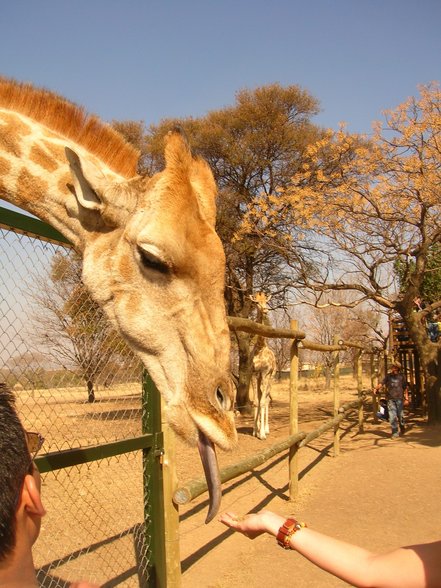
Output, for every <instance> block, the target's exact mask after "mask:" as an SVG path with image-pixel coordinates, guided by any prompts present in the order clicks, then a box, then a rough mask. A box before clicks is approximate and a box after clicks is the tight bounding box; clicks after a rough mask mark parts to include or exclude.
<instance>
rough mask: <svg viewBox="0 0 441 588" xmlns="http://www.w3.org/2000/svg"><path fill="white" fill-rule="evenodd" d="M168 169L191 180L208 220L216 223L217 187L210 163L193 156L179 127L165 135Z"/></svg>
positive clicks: (182, 177)
mask: <svg viewBox="0 0 441 588" xmlns="http://www.w3.org/2000/svg"><path fill="white" fill-rule="evenodd" d="M165 161H166V170H170V171H172V172H173V173H174V174H177V173H178V174H180V176H181V179H182V181H187V180H189V181H190V184H191V186H192V188H193V190H194V191H195V192H196V195H197V198H198V202H199V207H200V210H201V211H202V214H203V215H204V217H205V218H206V220H207V221H208V222H209V223H210V224H211V225H213V226H214V225H215V223H216V193H217V187H216V182H215V181H214V177H213V174H212V172H211V169H210V167H209V165H208V163H207V162H206V161H205V160H204V159H201V158H199V157H193V156H192V154H191V151H190V147H189V145H188V142H187V140H186V138H185V136H184V134H183V132H182V131H181V130H179V129H174V130H173V131H170V132H169V133H168V134H167V136H166V137H165Z"/></svg>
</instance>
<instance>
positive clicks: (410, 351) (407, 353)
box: [385, 315, 424, 408]
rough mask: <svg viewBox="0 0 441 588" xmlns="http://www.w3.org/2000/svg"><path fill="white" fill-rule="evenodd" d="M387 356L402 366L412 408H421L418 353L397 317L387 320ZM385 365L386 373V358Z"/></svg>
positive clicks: (402, 323)
mask: <svg viewBox="0 0 441 588" xmlns="http://www.w3.org/2000/svg"><path fill="white" fill-rule="evenodd" d="M389 356H390V357H394V358H395V359H396V360H397V361H399V362H400V363H401V365H402V366H403V372H404V375H405V376H406V380H407V381H408V382H409V384H410V389H411V392H412V407H413V408H418V407H420V406H422V405H423V402H424V401H423V394H422V390H423V386H422V373H421V367H420V361H419V357H418V351H417V349H416V347H415V344H414V343H413V341H412V339H411V338H410V335H409V332H408V330H407V327H406V325H405V323H404V321H403V319H402V318H401V317H400V316H399V315H391V316H390V318H389ZM385 364H386V365H385V372H387V357H386V358H385Z"/></svg>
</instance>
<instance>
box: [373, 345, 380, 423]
mask: <svg viewBox="0 0 441 588" xmlns="http://www.w3.org/2000/svg"><path fill="white" fill-rule="evenodd" d="M379 367H380V366H379V358H378V356H377V365H375V354H374V353H371V390H372V410H373V412H374V423H375V424H376V423H378V416H377V413H378V397H377V395H376V394H374V389H375V386H376V385H377V384H378V369H379Z"/></svg>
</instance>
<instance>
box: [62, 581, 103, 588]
mask: <svg viewBox="0 0 441 588" xmlns="http://www.w3.org/2000/svg"><path fill="white" fill-rule="evenodd" d="M69 588H100V587H99V586H98V584H91V583H90V582H72V584H70V585H69Z"/></svg>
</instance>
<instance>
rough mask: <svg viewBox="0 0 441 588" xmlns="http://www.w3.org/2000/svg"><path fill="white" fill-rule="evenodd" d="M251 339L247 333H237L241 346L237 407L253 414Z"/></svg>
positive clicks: (242, 411) (245, 412) (246, 413)
mask: <svg viewBox="0 0 441 588" xmlns="http://www.w3.org/2000/svg"><path fill="white" fill-rule="evenodd" d="M250 340H251V337H250V336H249V334H247V333H242V332H238V333H237V344H238V348H239V382H238V385H237V397H236V404H237V409H238V410H239V412H240V413H241V414H243V415H251V414H252V411H253V409H252V405H251V401H250V395H249V389H250V382H251V377H252V375H253V359H252V357H251V358H250Z"/></svg>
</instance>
